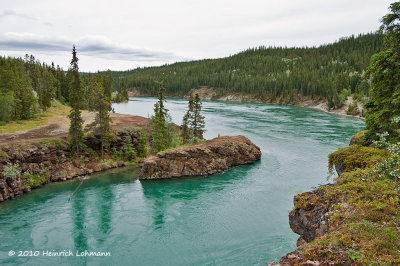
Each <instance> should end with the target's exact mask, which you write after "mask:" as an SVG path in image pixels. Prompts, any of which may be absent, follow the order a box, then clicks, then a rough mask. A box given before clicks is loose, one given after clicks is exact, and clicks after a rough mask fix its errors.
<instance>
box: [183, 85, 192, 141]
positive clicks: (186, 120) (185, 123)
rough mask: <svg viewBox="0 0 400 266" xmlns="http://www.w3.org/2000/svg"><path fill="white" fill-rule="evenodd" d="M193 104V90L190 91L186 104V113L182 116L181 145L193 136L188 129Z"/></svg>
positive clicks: (189, 128)
mask: <svg viewBox="0 0 400 266" xmlns="http://www.w3.org/2000/svg"><path fill="white" fill-rule="evenodd" d="M193 102H194V96H193V90H191V91H190V96H189V102H188V110H187V111H186V114H185V115H184V116H183V121H182V133H181V137H182V143H183V144H187V143H189V142H190V139H191V137H192V135H193V131H192V129H191V127H190V126H191V123H192V119H193Z"/></svg>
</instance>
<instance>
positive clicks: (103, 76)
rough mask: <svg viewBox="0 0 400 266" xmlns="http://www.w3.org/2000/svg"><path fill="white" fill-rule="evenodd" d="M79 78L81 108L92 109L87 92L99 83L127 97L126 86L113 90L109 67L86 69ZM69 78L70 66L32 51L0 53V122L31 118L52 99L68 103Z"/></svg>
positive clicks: (119, 97)
mask: <svg viewBox="0 0 400 266" xmlns="http://www.w3.org/2000/svg"><path fill="white" fill-rule="evenodd" d="M80 78H81V79H82V82H83V85H84V89H83V92H82V95H80V97H81V98H82V109H87V110H91V109H93V108H92V106H93V104H92V103H91V100H92V97H90V96H91V95H93V92H94V91H95V90H96V89H97V87H98V85H99V84H101V86H102V87H104V90H105V92H106V94H107V95H108V96H109V97H110V98H111V97H113V99H114V100H115V101H122V100H124V99H127V91H126V90H118V91H116V92H114V88H113V83H114V82H113V77H112V74H111V71H108V72H105V73H104V72H103V73H97V74H88V73H87V74H83V75H80ZM71 82H72V71H71V69H69V70H68V71H64V70H63V69H62V68H60V67H59V66H57V67H55V66H54V63H52V64H51V65H47V64H45V63H41V62H40V61H39V60H36V59H35V57H34V56H33V55H30V56H29V55H26V56H25V57H24V58H23V59H22V58H11V57H8V58H6V57H0V123H4V122H5V121H13V120H20V119H29V118H32V117H34V116H36V115H37V114H39V113H41V112H42V111H46V110H47V108H49V107H50V106H51V102H52V101H53V100H57V101H59V102H61V103H63V104H68V105H69V104H70V95H71V92H70V90H71V86H72V84H71ZM96 86H97V87H96ZM113 92H114V93H113ZM112 94H113V95H112Z"/></svg>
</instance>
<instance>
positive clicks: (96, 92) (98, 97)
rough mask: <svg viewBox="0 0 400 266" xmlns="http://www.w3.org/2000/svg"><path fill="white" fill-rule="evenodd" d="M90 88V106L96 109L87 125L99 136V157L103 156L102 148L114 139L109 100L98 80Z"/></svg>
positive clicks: (106, 146)
mask: <svg viewBox="0 0 400 266" xmlns="http://www.w3.org/2000/svg"><path fill="white" fill-rule="evenodd" d="M92 86H93V87H92V88H91V95H90V98H91V101H90V102H91V106H90V108H91V109H92V110H94V111H96V112H97V113H96V117H95V119H94V122H93V123H91V124H90V125H89V128H90V129H92V130H93V131H94V133H95V135H98V136H99V137H100V143H101V158H102V159H103V158H104V148H109V146H110V142H111V141H112V140H113V139H114V137H115V136H114V133H113V131H112V128H111V117H110V113H109V111H110V110H111V100H110V98H109V97H107V95H106V90H105V88H104V87H103V85H102V83H101V82H100V81H97V82H96V83H94V84H93V85H92Z"/></svg>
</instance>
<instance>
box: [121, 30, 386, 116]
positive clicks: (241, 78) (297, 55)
mask: <svg viewBox="0 0 400 266" xmlns="http://www.w3.org/2000/svg"><path fill="white" fill-rule="evenodd" d="M382 47H383V37H382V34H378V33H371V34H365V35H359V36H351V37H347V38H342V39H340V40H339V41H337V42H335V43H333V44H328V45H322V46H320V47H314V48H282V47H263V46H262V47H259V48H253V49H248V50H246V51H244V52H241V53H239V54H236V55H233V56H229V57H226V58H220V59H207V60H199V61H191V62H181V63H175V64H171V65H163V66H160V67H146V68H137V69H134V70H130V71H122V72H113V76H114V79H115V83H114V86H115V87H116V88H122V87H124V88H126V87H128V88H136V89H138V90H139V91H140V92H142V93H147V94H150V95H153V96H155V95H157V92H158V87H159V84H160V83H163V84H164V86H165V87H166V88H167V93H168V94H169V95H177V96H182V95H185V94H187V93H188V92H189V91H190V89H191V88H198V87H200V86H209V87H212V88H214V89H216V90H217V94H218V95H217V96H222V95H225V94H230V93H243V94H253V95H255V96H257V97H259V98H261V99H262V100H269V101H272V102H276V101H279V100H280V101H283V100H285V102H293V101H296V100H297V97H298V96H309V97H312V98H314V97H318V98H324V99H327V100H328V102H329V105H330V107H331V108H335V107H339V106H340V105H341V104H343V101H344V100H345V98H346V96H347V95H349V94H351V93H354V94H356V96H361V97H360V99H361V98H362V96H364V95H366V94H367V93H368V88H369V84H368V82H367V81H365V80H363V79H362V74H363V72H364V70H365V69H366V68H367V67H368V65H369V62H370V58H371V56H372V55H373V54H375V53H377V52H378V51H380V50H381V49H382Z"/></svg>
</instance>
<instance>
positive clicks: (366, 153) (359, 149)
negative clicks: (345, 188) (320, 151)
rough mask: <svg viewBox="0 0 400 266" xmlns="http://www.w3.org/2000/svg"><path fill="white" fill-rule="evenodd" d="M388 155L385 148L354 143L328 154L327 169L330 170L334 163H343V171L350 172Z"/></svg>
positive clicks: (382, 159) (379, 160) (383, 158)
mask: <svg viewBox="0 0 400 266" xmlns="http://www.w3.org/2000/svg"><path fill="white" fill-rule="evenodd" d="M388 156H389V152H388V151H387V150H382V149H376V148H372V147H364V146H360V145H358V144H355V145H351V146H349V147H346V148H341V149H339V150H338V151H336V152H334V153H331V154H329V170H330V171H332V170H333V166H334V165H338V164H343V165H344V169H343V172H350V171H352V170H354V169H356V168H365V167H367V166H370V165H372V164H375V163H378V162H381V161H384V160H385V159H386V158H387V157H388Z"/></svg>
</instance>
